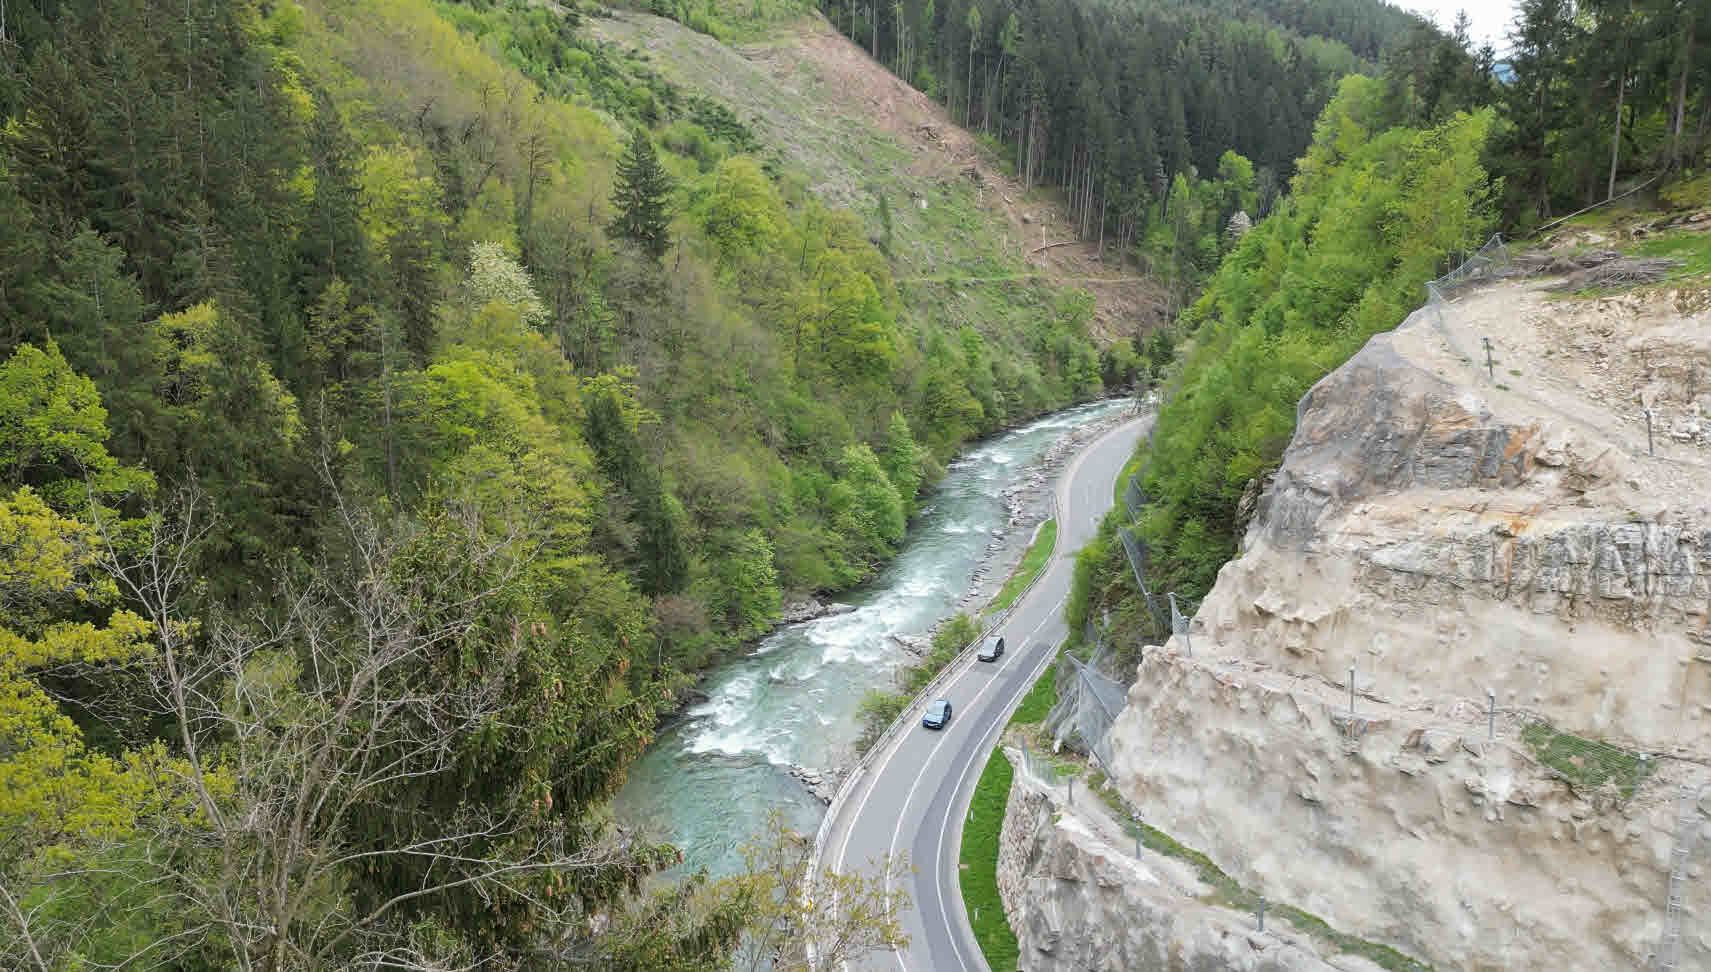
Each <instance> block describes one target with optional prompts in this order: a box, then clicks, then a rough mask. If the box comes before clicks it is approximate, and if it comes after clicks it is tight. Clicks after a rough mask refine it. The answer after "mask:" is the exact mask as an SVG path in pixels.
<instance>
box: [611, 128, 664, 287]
mask: <svg viewBox="0 0 1711 972" xmlns="http://www.w3.org/2000/svg"><path fill="white" fill-rule="evenodd" d="M670 194H671V177H670V176H668V175H666V174H665V169H663V168H661V166H660V164H659V156H658V155H656V154H655V153H654V147H653V142H652V141H651V140H649V138H648V134H647V132H645V131H642V130H641V129H639V128H638V129H636V131H635V133H634V134H632V135H631V136H630V145H629V147H628V148H626V149H625V150H624V154H623V156H622V157H621V158H619V159H618V184H617V187H616V188H614V189H613V190H612V202H613V204H614V205H615V206H617V207H618V215H617V216H615V217H614V218H613V219H612V223H611V225H609V226H608V227H607V232H609V233H611V234H612V235H613V236H616V237H620V238H622V239H626V240H629V241H630V242H632V243H634V244H636V246H638V247H640V248H641V250H642V252H644V253H646V254H647V255H648V256H650V257H652V258H653V259H655V260H658V259H660V258H661V257H663V256H665V251H666V248H667V247H669V246H671V229H670V222H671V217H670V215H669V214H668V213H667V212H666V198H667V197H668V196H669V195H670Z"/></svg>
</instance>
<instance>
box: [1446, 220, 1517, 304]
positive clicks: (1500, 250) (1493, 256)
mask: <svg viewBox="0 0 1711 972" xmlns="http://www.w3.org/2000/svg"><path fill="white" fill-rule="evenodd" d="M1510 262H1511V261H1510V258H1509V244H1507V243H1505V242H1504V241H1503V235H1502V234H1501V233H1494V234H1492V237H1491V239H1489V240H1486V241H1485V244H1484V245H1483V246H1481V247H1480V248H1479V249H1477V250H1475V251H1474V252H1472V253H1470V254H1468V255H1467V257H1466V259H1464V260H1462V261H1461V262H1460V263H1458V264H1457V265H1456V267H1455V269H1454V270H1451V271H1450V272H1449V273H1446V274H1444V275H1443V276H1441V277H1438V278H1436V279H1434V280H1428V281H1427V282H1426V301H1427V303H1431V304H1441V303H1444V302H1446V301H1450V300H1454V299H1455V296H1456V294H1457V293H1459V292H1460V291H1461V289H1462V288H1463V287H1466V286H1468V285H1470V284H1473V283H1478V282H1481V281H1485V280H1490V279H1493V278H1495V277H1497V276H1498V275H1499V274H1500V273H1501V272H1502V271H1503V270H1505V269H1506V268H1508V267H1509V265H1510Z"/></svg>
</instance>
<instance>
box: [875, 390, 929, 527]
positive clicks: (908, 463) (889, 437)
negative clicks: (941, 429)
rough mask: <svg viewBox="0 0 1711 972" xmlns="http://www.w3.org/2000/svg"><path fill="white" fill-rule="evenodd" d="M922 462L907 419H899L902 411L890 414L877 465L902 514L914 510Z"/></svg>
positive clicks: (920, 452)
mask: <svg viewBox="0 0 1711 972" xmlns="http://www.w3.org/2000/svg"><path fill="white" fill-rule="evenodd" d="M925 459H926V453H925V452H924V451H923V450H922V449H921V447H920V445H918V444H917V443H916V442H915V436H914V435H913V434H912V433H911V432H910V431H909V420H908V419H906V418H904V417H903V413H902V412H892V413H891V424H890V425H889V426H887V428H886V430H885V452H884V453H883V454H882V455H881V456H880V464H881V465H882V466H883V467H884V469H885V478H886V479H889V480H890V481H891V486H892V488H894V489H896V490H897V497H898V499H900V500H902V501H903V509H904V511H905V513H907V512H908V511H910V510H912V509H914V506H915V494H916V493H917V492H918V491H919V490H920V488H921V479H922V476H923V471H922V468H921V466H922V463H923V462H924V461H925Z"/></svg>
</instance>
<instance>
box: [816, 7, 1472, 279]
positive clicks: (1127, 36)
mask: <svg viewBox="0 0 1711 972" xmlns="http://www.w3.org/2000/svg"><path fill="white" fill-rule="evenodd" d="M822 9H823V10H824V12H825V14H826V16H827V18H828V19H830V20H831V21H832V23H834V24H836V25H837V26H838V27H839V28H840V29H841V30H844V31H845V32H846V33H848V34H849V36H850V37H851V38H853V39H854V40H856V41H857V42H859V43H861V44H862V45H863V46H865V47H866V48H867V49H868V51H869V52H870V53H872V54H873V55H874V57H875V58H877V59H879V60H880V61H881V62H883V63H885V64H886V65H888V66H889V67H891V69H892V70H893V71H895V72H896V73H897V74H898V75H899V76H901V77H903V78H904V79H905V80H908V81H909V82H910V83H912V84H914V85H915V86H916V87H918V88H920V89H921V90H923V91H925V92H927V93H928V94H930V95H933V96H934V97H936V98H938V99H939V100H940V101H941V102H942V103H943V104H944V105H945V106H946V108H947V109H948V110H949V112H950V114H951V115H952V117H954V118H956V119H958V120H960V121H961V122H962V123H963V124H964V125H966V126H967V127H969V128H970V129H974V130H976V131H979V132H981V133H983V134H984V135H987V136H989V137H990V138H991V139H992V140H993V142H994V144H995V146H996V147H998V148H1000V150H1001V151H1003V152H1004V153H1005V154H1006V155H1007V156H1008V157H1009V158H1010V159H1011V161H1012V163H1013V165H1014V166H1015V170H1016V172H1017V173H1018V175H1019V177H1020V179H1021V181H1022V182H1023V184H1024V185H1026V186H1048V187H1052V188H1055V189H1056V190H1058V191H1059V192H1061V194H1062V196H1063V198H1064V200H1065V203H1066V205H1067V206H1068V208H1069V210H1070V212H1071V214H1072V217H1073V218H1074V220H1075V222H1076V224H1077V228H1078V231H1079V233H1080V235H1081V236H1082V238H1084V239H1088V240H1097V241H1099V242H1100V244H1101V246H1102V247H1104V246H1106V245H1109V248H1110V251H1111V252H1112V254H1113V255H1114V256H1119V257H1135V258H1137V259H1138V260H1139V261H1140V262H1141V264H1142V266H1144V267H1147V268H1149V269H1151V270H1153V271H1154V272H1155V273H1158V274H1159V275H1160V276H1162V277H1167V278H1169V282H1171V283H1173V284H1175V285H1176V287H1175V290H1176V292H1177V293H1178V294H1179V295H1184V294H1188V293H1191V292H1192V290H1193V287H1194V286H1195V284H1196V283H1197V282H1198V281H1199V280H1200V279H1201V278H1202V277H1204V275H1205V274H1206V273H1208V272H1210V271H1211V270H1212V269H1213V268H1214V267H1215V266H1216V265H1217V261H1218V259H1219V257H1220V256H1221V255H1222V253H1223V248H1222V247H1221V246H1220V243H1221V242H1224V241H1225V240H1226V237H1227V235H1228V234H1229V233H1230V232H1232V231H1234V232H1236V233H1239V232H1240V228H1241V227H1242V226H1245V225H1247V224H1248V223H1249V222H1250V221H1253V220H1257V219H1258V218H1260V217H1261V216H1263V215H1264V214H1265V212H1266V211H1268V210H1269V208H1270V206H1271V205H1272V202H1273V200H1275V199H1276V197H1277V195H1278V193H1279V192H1280V191H1281V190H1282V188H1283V187H1284V184H1285V182H1286V180H1287V179H1288V176H1289V174H1290V172H1291V167H1292V165H1293V161H1294V159H1295V158H1296V157H1297V156H1298V155H1300V153H1301V151H1302V149H1303V148H1304V147H1305V146H1306V144H1307V138H1308V135H1309V132H1310V131H1311V128H1312V125H1313V119H1314V118H1315V117H1316V116H1317V115H1318V113H1319V110H1320V108H1321V107H1323V106H1324V104H1325V102H1326V100H1327V99H1329V98H1330V96H1331V93H1332V91H1333V89H1334V88H1335V85H1336V82H1337V79H1338V78H1340V77H1342V76H1343V75H1345V74H1349V73H1352V72H1357V71H1370V70H1372V67H1373V63H1374V61H1375V60H1376V58H1377V57H1378V55H1379V54H1380V52H1382V51H1386V50H1389V49H1392V48H1394V47H1398V46H1402V45H1404V44H1405V43H1414V44H1432V43H1436V42H1437V41H1438V40H1439V39H1440V35H1438V34H1437V33H1436V32H1435V31H1433V30H1431V29H1430V28H1429V27H1428V26H1427V25H1426V24H1424V23H1423V22H1421V21H1420V20H1419V19H1418V18H1416V17H1414V16H1413V15H1411V14H1407V13H1404V12H1402V11H1400V10H1398V9H1396V8H1394V7H1390V6H1387V5H1385V4H1382V3H1379V2H1376V0H1345V2H1340V3H1320V2H1277V3H1264V2H1261V3H1255V2H1252V0H1222V2H1217V3H1200V2H1179V0H1139V2H1136V0H1127V2H1111V0H1067V2H1052V3H1036V2H1015V0H904V2H899V3H893V4H882V3H879V2H877V0H871V2H869V0H826V2H825V3H824V4H823V5H822ZM1232 154H1233V155H1234V156H1238V157H1239V159H1240V165H1241V166H1242V167H1243V169H1244V170H1246V182H1247V184H1246V185H1244V186H1242V187H1240V188H1231V187H1230V186H1229V185H1228V181H1229V175H1230V163H1231V155H1232ZM1212 182H1221V183H1224V185H1222V186H1206V185H1203V183H1212ZM1238 213H1240V214H1241V215H1240V216H1239V217H1238V216H1237V214H1238ZM1232 218H1236V219H1237V220H1238V222H1237V224H1236V225H1235V226H1234V227H1232V225H1231V223H1230V220H1231V219H1232Z"/></svg>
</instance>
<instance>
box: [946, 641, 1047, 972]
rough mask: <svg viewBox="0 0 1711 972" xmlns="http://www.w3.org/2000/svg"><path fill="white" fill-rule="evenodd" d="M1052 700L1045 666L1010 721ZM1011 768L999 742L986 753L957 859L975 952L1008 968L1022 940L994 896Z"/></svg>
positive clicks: (1028, 721) (1026, 722)
mask: <svg viewBox="0 0 1711 972" xmlns="http://www.w3.org/2000/svg"><path fill="white" fill-rule="evenodd" d="M1056 704H1057V673H1056V671H1055V670H1054V669H1051V668H1047V669H1046V671H1045V674H1043V675H1041V676H1040V677H1039V679H1037V680H1036V681H1035V682H1034V687H1033V688H1031V689H1029V690H1028V694H1027V695H1024V696H1022V703H1021V704H1020V705H1018V706H1017V707H1016V712H1015V714H1014V715H1012V716H1011V717H1010V725H1012V726H1032V725H1039V724H1040V723H1042V722H1044V721H1046V713H1048V712H1050V711H1051V710H1052V706H1054V705H1056ZM1015 773H1016V771H1015V769H1013V768H1012V767H1011V766H1010V761H1009V760H1008V759H1005V758H1004V749H1003V747H1002V745H1000V746H998V747H995V748H994V749H993V750H992V754H991V755H990V756H988V757H987V758H986V768H985V769H984V770H982V771H981V773H980V781H979V782H977V783H976V784H975V785H974V797H973V799H972V800H970V801H969V818H968V820H967V821H966V822H965V823H964V824H963V828H962V847H961V848H960V849H959V851H958V860H959V861H960V863H961V872H962V874H961V879H960V881H959V884H960V886H961V887H962V903H963V907H964V908H965V909H966V910H967V911H968V923H969V924H970V925H971V926H972V927H973V928H974V938H975V941H977V942H979V943H980V953H981V954H982V955H984V956H986V964H987V965H989V966H991V967H992V969H993V972H1011V970H1013V969H1015V968H1016V964H1017V962H1018V961H1020V959H1021V946H1020V945H1018V944H1017V942H1016V933H1015V932H1014V931H1012V930H1011V929H1010V920H1009V919H1008V918H1006V917H1004V902H1003V899H1001V898H1000V897H999V896H998V836H999V833H1000V832H1001V831H1002V830H1003V829H1004V808H1005V806H1006V805H1007V804H1008V803H1009V802H1010V783H1011V780H1012V779H1013V778H1014V776H1015Z"/></svg>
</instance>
